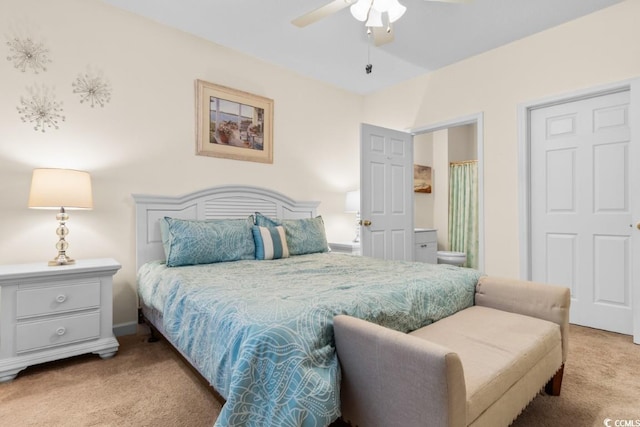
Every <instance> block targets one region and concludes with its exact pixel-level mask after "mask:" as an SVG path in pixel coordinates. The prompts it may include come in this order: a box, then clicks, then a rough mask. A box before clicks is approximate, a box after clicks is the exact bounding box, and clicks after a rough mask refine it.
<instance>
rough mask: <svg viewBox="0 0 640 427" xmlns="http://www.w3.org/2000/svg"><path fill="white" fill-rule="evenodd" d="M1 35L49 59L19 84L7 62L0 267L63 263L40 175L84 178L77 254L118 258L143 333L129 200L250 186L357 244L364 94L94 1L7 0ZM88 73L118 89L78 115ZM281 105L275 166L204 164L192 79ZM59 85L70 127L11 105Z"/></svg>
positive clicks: (130, 314) (125, 305)
mask: <svg viewBox="0 0 640 427" xmlns="http://www.w3.org/2000/svg"><path fill="white" fill-rule="evenodd" d="M0 28H2V33H3V36H5V37H15V36H18V37H21V38H26V37H32V38H33V39H34V40H36V41H43V42H44V43H45V44H46V46H47V47H48V48H49V49H50V58H51V59H52V61H53V62H52V63H51V64H49V67H48V70H47V71H46V72H43V73H40V74H38V75H34V74H33V73H32V72H29V71H28V72H26V73H21V72H20V71H18V70H16V69H15V68H13V65H12V63H11V62H9V61H7V60H6V59H5V58H6V57H7V55H8V49H7V47H6V45H5V39H3V42H2V48H0V49H2V55H0V93H1V94H2V96H1V97H0V199H1V200H2V209H1V212H2V213H1V214H0V215H1V218H2V221H0V236H2V239H1V240H0V241H1V242H2V243H1V244H0V259H1V260H2V263H4V264H9V263H17V262H38V261H47V260H49V259H51V258H53V256H54V254H55V248H54V245H55V242H56V235H55V228H56V226H57V222H56V220H55V212H54V211H41V210H30V209H27V196H28V192H29V183H30V179H31V171H32V169H33V168H36V167H65V168H74V169H81V170H87V171H89V172H91V174H92V178H93V192H94V209H93V210H92V211H72V212H70V214H71V219H70V221H69V223H68V226H69V229H70V234H69V237H68V241H69V242H70V248H69V255H71V256H73V257H75V258H95V257H113V258H116V259H117V260H118V261H120V263H122V270H121V271H120V272H119V273H118V274H117V275H116V277H115V286H114V323H116V324H124V323H128V322H135V319H136V296H135V254H134V205H133V200H132V198H131V194H132V193H150V194H174V195H178V194H183V193H186V192H190V191H194V190H199V189H202V188H204V187H208V186H213V185H221V184H251V185H257V186H261V187H267V188H272V189H275V190H279V191H281V192H283V193H285V194H286V195H288V196H290V197H293V198H296V199H302V200H319V201H322V204H321V205H320V210H319V213H320V214H322V215H323V217H324V219H325V222H326V225H327V234H328V237H329V239H330V240H332V239H338V240H345V239H346V238H349V237H350V236H351V235H352V234H353V216H352V215H348V214H345V213H344V198H345V192H346V191H347V190H351V189H353V188H358V183H359V168H358V165H359V143H358V135H359V123H360V122H361V121H362V117H361V114H362V101H363V98H362V97H361V96H357V95H353V94H350V93H348V92H346V91H343V90H339V89H336V88H334V87H331V86H329V85H326V84H323V83H319V82H317V81H314V80H309V79H306V78H303V77H300V76H299V75H296V74H294V73H292V72H290V71H287V70H284V69H282V68H278V67H275V66H272V65H269V64H266V63H264V62H261V61H258V60H256V59H253V58H251V57H248V56H245V55H241V54H239V53H236V52H234V51H231V50H228V49H225V48H223V47H220V46H218V45H215V44H212V43H209V42H206V41H203V40H201V39H198V38H195V37H192V36H189V35H187V34H185V33H182V32H179V31H176V30H171V29H169V28H166V27H163V26H161V25H158V24H155V23H153V22H151V21H147V20H144V19H142V18H139V17H137V16H135V15H132V14H129V13H127V12H123V11H120V10H118V9H115V8H112V7H110V6H108V5H105V4H103V3H101V2H100V1H98V0H56V1H46V0H2V2H0ZM87 66H91V67H92V68H93V69H94V70H96V71H101V72H102V73H103V75H104V76H105V77H106V78H107V79H108V80H109V81H110V83H111V86H112V88H113V96H112V100H111V102H110V103H109V104H107V106H106V107H105V108H94V109H91V108H90V107H88V106H87V105H85V104H82V105H81V104H80V103H79V99H78V98H77V97H76V95H74V94H73V93H72V87H71V82H72V81H73V80H74V79H75V78H76V77H77V75H78V74H79V73H81V72H84V71H86V70H87ZM195 79H203V80H207V81H210V82H214V83H217V84H221V85H225V86H229V87H232V88H236V89H240V90H243V91H247V92H251V93H254V94H257V95H261V96H265V97H268V98H271V99H273V100H274V102H275V123H274V129H275V133H274V142H275V145H274V163H273V164H272V165H266V164H260V163H253V162H242V161H237V160H227V159H219V158H211V157H203V156H196V155H195V154H194V153H195V133H194V132H195V131H194V117H195V116H194V80H195ZM34 83H38V84H46V85H48V86H55V93H56V98H57V100H58V101H62V102H63V108H64V114H65V115H66V121H65V122H64V123H62V124H61V125H60V129H59V130H48V131H47V132H46V133H40V132H35V131H34V130H33V128H32V126H31V125H29V124H25V123H22V122H21V121H20V117H19V115H18V114H17V111H16V107H17V106H18V105H19V100H20V97H21V96H23V95H26V87H27V86H31V85H33V84H34Z"/></svg>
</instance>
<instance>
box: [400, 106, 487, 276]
mask: <svg viewBox="0 0 640 427" xmlns="http://www.w3.org/2000/svg"><path fill="white" fill-rule="evenodd" d="M482 130H483V123H482V114H477V115H473V116H470V117H465V118H461V119H458V120H452V121H448V122H443V123H439V124H435V125H432V126H425V127H420V128H416V129H411V131H410V132H411V133H413V134H414V164H416V165H421V166H428V167H430V168H431V192H430V193H429V192H415V193H414V210H415V212H414V226H415V228H426V229H436V230H437V236H438V250H439V251H449V250H451V244H450V242H449V168H450V164H451V163H454V164H455V163H464V162H469V161H477V170H478V172H477V179H478V181H477V182H478V193H477V202H476V206H474V208H475V209H476V210H477V212H478V215H477V227H478V250H477V258H476V260H475V261H474V264H475V265H474V267H475V268H478V269H480V270H482V269H483V268H484V218H483V212H484V209H483V206H484V194H483V162H482V151H483V150H482V147H483V131H482Z"/></svg>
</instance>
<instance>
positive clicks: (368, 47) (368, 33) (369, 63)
mask: <svg viewBox="0 0 640 427" xmlns="http://www.w3.org/2000/svg"><path fill="white" fill-rule="evenodd" d="M367 41H368V43H367V65H365V67H364V70H365V71H366V73H367V74H371V71H373V65H371V27H367Z"/></svg>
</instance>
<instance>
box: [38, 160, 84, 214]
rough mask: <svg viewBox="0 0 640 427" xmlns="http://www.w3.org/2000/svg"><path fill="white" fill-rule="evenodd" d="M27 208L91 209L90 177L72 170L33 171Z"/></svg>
mask: <svg viewBox="0 0 640 427" xmlns="http://www.w3.org/2000/svg"><path fill="white" fill-rule="evenodd" d="M29 207H30V208H40V209H60V208H61V207H63V208H65V209H92V208H93V196H92V194H91V175H89V173H88V172H83V171H77V170H72V169H34V170H33V176H32V177H31V191H30V192H29Z"/></svg>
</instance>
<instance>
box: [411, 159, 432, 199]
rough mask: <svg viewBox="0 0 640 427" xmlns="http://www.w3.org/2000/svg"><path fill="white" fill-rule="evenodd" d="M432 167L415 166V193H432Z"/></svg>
mask: <svg viewBox="0 0 640 427" xmlns="http://www.w3.org/2000/svg"><path fill="white" fill-rule="evenodd" d="M431 187H432V180H431V166H422V165H413V191H414V192H415V193H431Z"/></svg>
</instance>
